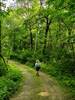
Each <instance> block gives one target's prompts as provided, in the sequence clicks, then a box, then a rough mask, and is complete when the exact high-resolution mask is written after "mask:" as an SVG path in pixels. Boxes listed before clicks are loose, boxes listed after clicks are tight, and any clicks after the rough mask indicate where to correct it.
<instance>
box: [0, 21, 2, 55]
mask: <svg viewBox="0 0 75 100" xmlns="http://www.w3.org/2000/svg"><path fill="white" fill-rule="evenodd" d="M1 49H2V47H1V21H0V56H1V51H2V50H1Z"/></svg>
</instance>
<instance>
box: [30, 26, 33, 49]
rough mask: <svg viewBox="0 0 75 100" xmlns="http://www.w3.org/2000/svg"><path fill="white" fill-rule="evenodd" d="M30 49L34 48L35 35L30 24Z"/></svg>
mask: <svg viewBox="0 0 75 100" xmlns="http://www.w3.org/2000/svg"><path fill="white" fill-rule="evenodd" d="M30 49H31V50H32V49H33V35H32V31H31V26H30Z"/></svg>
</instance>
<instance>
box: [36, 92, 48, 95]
mask: <svg viewBox="0 0 75 100" xmlns="http://www.w3.org/2000/svg"><path fill="white" fill-rule="evenodd" d="M38 95H40V96H49V93H48V92H40V93H38Z"/></svg>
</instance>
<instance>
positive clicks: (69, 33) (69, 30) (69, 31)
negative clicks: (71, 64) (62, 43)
mask: <svg viewBox="0 0 75 100" xmlns="http://www.w3.org/2000/svg"><path fill="white" fill-rule="evenodd" d="M71 31H72V29H68V35H69V36H71ZM68 43H69V45H71V46H70V47H71V50H72V57H74V45H73V43H70V40H69V39H68Z"/></svg>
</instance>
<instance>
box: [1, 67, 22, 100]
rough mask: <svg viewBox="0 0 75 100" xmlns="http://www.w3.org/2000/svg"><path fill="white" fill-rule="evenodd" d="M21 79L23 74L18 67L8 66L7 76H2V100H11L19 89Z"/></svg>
mask: <svg viewBox="0 0 75 100" xmlns="http://www.w3.org/2000/svg"><path fill="white" fill-rule="evenodd" d="M0 67H3V66H0ZM3 72H4V71H3ZM2 74H3V73H2ZM21 79H22V75H21V72H20V71H19V70H18V69H17V68H16V67H12V66H8V71H7V73H6V75H2V76H0V100H9V97H10V96H11V95H12V94H14V93H15V92H16V91H17V89H18V88H19V85H20V81H21Z"/></svg>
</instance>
